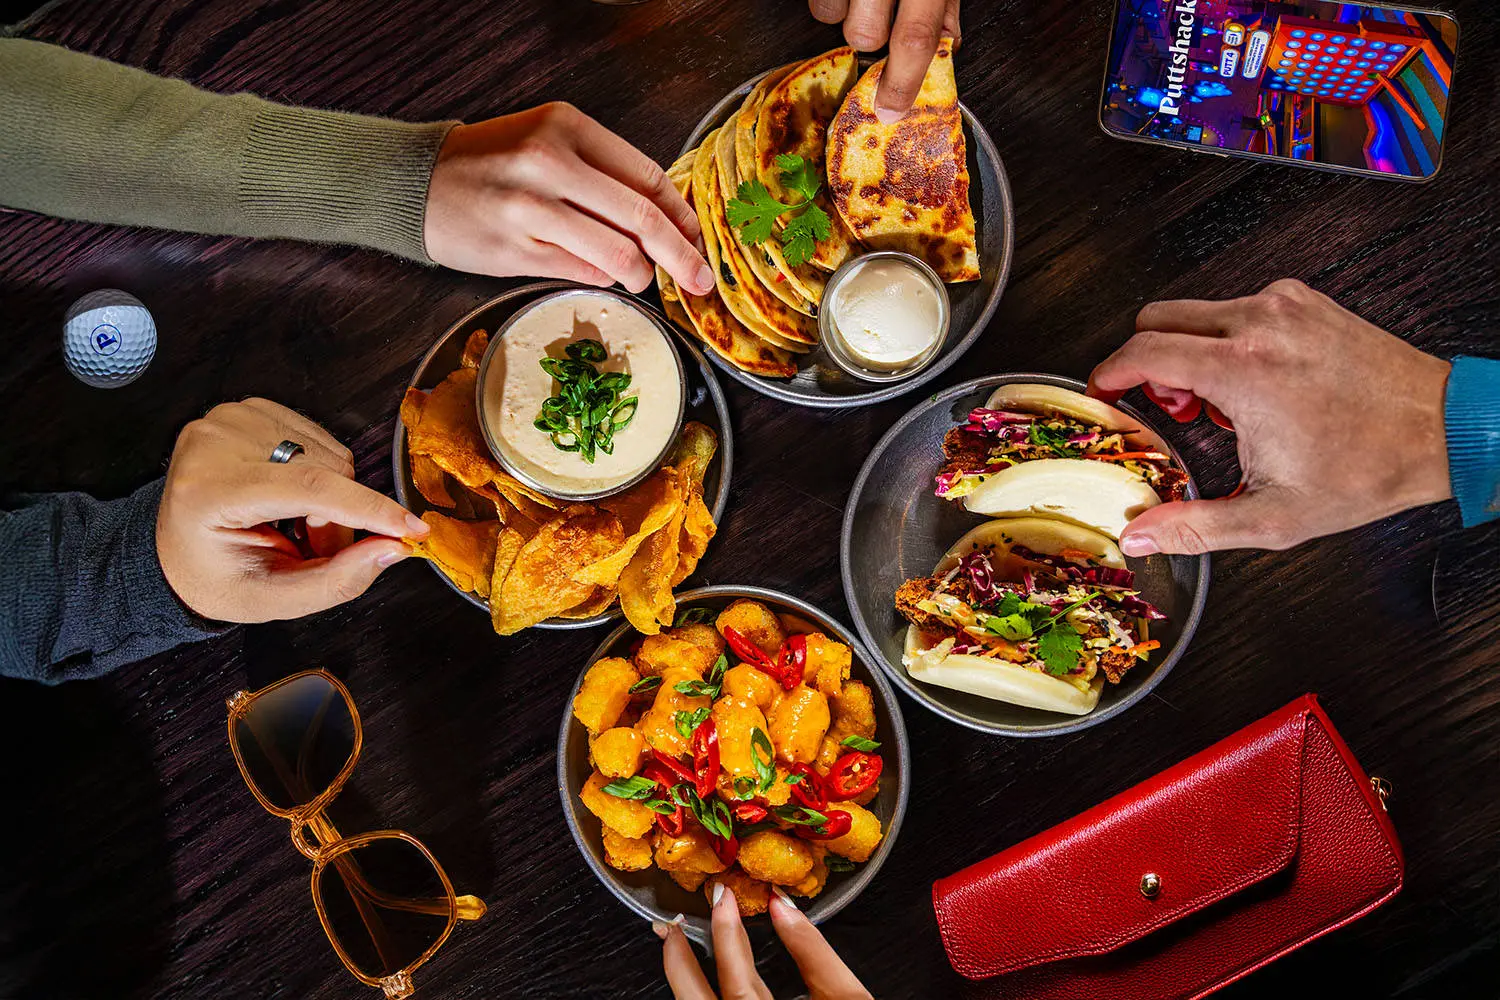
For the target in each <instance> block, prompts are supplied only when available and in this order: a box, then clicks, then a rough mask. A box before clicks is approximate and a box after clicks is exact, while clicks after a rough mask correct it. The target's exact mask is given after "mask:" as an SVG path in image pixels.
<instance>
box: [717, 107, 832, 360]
mask: <svg viewBox="0 0 1500 1000" xmlns="http://www.w3.org/2000/svg"><path fill="white" fill-rule="evenodd" d="M719 134H720V130H718V129H715V130H714V131H713V132H711V133H709V134H708V136H707V137H706V138H705V139H704V140H703V145H702V146H699V147H698V152H697V154H696V155H695V157H694V159H693V205H694V207H695V208H696V209H697V212H698V221H699V224H700V226H701V227H702V229H703V243H704V245H705V246H706V247H707V249H708V258H709V259H708V263H709V266H710V267H712V268H713V269H714V281H715V284H717V286H718V290H719V296H720V298H722V299H723V300H724V304H725V305H727V306H728V307H729V311H730V312H731V313H733V314H734V316H735V318H736V319H738V320H739V321H740V322H741V323H742V324H743V325H744V326H745V327H746V328H747V329H748V330H750V332H751V333H754V334H755V335H756V336H758V337H760V338H761V339H763V340H765V341H766V342H767V343H769V344H771V345H772V346H774V347H779V348H781V349H783V350H793V351H804V352H805V351H810V350H812V348H813V345H815V344H816V343H817V342H818V325H817V323H816V322H815V321H814V320H812V319H811V318H809V317H808V316H806V315H804V314H802V313H799V312H797V311H796V310H795V309H792V308H791V307H789V306H788V305H787V304H786V303H785V302H782V301H781V300H780V299H778V298H777V297H776V296H774V295H772V294H771V292H770V291H769V290H767V289H766V287H765V286H764V285H762V284H761V283H760V282H759V281H757V280H756V277H755V273H754V272H753V271H751V270H750V265H749V264H748V263H747V262H746V260H745V256H744V253H743V252H742V249H741V247H740V244H739V240H738V239H737V238H736V237H735V236H734V235H733V234H732V232H731V231H730V228H729V220H728V218H726V217H725V214H724V199H723V196H722V193H721V192H720V191H719V171H718V168H717V167H716V166H715V165H714V161H715V159H716V154H715V147H716V146H717V144H718V140H719Z"/></svg>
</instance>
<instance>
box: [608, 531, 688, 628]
mask: <svg viewBox="0 0 1500 1000" xmlns="http://www.w3.org/2000/svg"><path fill="white" fill-rule="evenodd" d="M686 513H687V508H686V507H685V506H679V507H678V509H677V513H676V514H674V515H673V516H672V519H671V520H670V521H668V522H667V524H666V526H665V527H663V528H662V529H661V530H660V531H657V532H656V533H655V534H653V535H652V536H651V537H650V538H648V539H646V542H645V544H644V545H642V546H641V548H640V551H638V552H636V554H635V556H634V558H632V559H631V560H630V563H629V565H627V566H626V567H625V571H624V572H623V573H621V574H620V610H621V611H623V612H625V617H626V618H627V619H629V621H630V624H631V625H633V626H635V630H636V631H637V632H640V633H641V634H642V635H656V634H657V633H658V632H660V631H661V627H662V626H663V625H670V624H672V616H673V615H674V614H675V612H676V610H677V602H676V600H675V599H674V598H673V597H672V575H673V574H674V573H676V572H677V562H678V551H679V546H680V544H681V541H682V524H683V520H684V518H685V516H686Z"/></svg>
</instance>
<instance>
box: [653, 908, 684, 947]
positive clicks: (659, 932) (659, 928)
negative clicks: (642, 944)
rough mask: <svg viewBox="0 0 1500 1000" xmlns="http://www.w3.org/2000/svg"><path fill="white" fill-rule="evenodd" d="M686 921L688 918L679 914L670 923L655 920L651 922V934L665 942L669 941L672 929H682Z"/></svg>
mask: <svg viewBox="0 0 1500 1000" xmlns="http://www.w3.org/2000/svg"><path fill="white" fill-rule="evenodd" d="M686 919H687V918H686V917H684V916H683V915H682V914H680V913H679V914H677V916H675V917H673V918H672V919H671V920H669V921H666V922H665V923H663V922H662V921H660V920H653V921H651V932H652V933H653V934H655V935H656V936H657V937H659V938H661V939H662V940H663V941H665V940H666V939H667V935H668V934H670V933H672V928H674V927H681V926H682V922H683V921H684V920H686Z"/></svg>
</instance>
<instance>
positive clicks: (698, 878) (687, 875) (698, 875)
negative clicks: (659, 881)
mask: <svg viewBox="0 0 1500 1000" xmlns="http://www.w3.org/2000/svg"><path fill="white" fill-rule="evenodd" d="M667 874H668V875H670V876H672V881H673V882H676V883H677V884H678V885H680V886H682V887H683V888H684V889H686V890H687V891H688V892H697V891H698V889H699V887H700V886H702V885H703V883H704V882H705V881H706V880H707V879H708V872H682V871H677V872H667Z"/></svg>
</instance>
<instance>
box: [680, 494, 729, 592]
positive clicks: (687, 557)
mask: <svg viewBox="0 0 1500 1000" xmlns="http://www.w3.org/2000/svg"><path fill="white" fill-rule="evenodd" d="M718 530H719V527H718V525H716V524H714V515H713V512H712V511H710V510H709V509H708V506H707V505H706V504H705V503H704V502H703V492H702V491H701V490H694V491H693V493H692V496H691V497H690V498H689V499H688V507H687V515H686V516H685V517H684V518H683V521H682V537H681V538H680V539H679V540H678V542H677V548H678V557H677V569H676V570H675V571H674V572H673V573H672V586H674V587H675V586H677V585H678V584H679V583H681V582H682V581H683V580H686V579H687V578H688V577H689V576H692V574H693V570H695V569H697V568H698V560H700V559H702V558H703V553H705V552H707V551H708V543H709V542H711V541H713V537H714V534H715V533H716V532H717V531H718Z"/></svg>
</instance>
